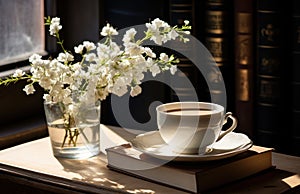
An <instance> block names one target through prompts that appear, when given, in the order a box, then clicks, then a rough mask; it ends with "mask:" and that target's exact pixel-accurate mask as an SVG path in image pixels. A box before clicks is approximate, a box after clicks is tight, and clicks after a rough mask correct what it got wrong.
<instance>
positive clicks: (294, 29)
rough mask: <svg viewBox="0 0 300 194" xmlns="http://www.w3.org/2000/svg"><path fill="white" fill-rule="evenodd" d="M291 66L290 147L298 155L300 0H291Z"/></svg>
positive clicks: (299, 147)
mask: <svg viewBox="0 0 300 194" xmlns="http://www.w3.org/2000/svg"><path fill="white" fill-rule="evenodd" d="M292 7H293V8H292V20H291V21H292V23H291V29H290V30H289V31H290V32H291V33H292V36H291V38H292V41H291V43H292V44H291V45H292V52H291V53H292V57H291V58H292V68H291V69H290V70H291V71H292V72H290V73H289V74H288V75H292V81H291V83H292V86H291V87H292V90H291V91H292V96H293V101H292V146H291V147H292V148H293V154H296V155H298V156H300V127H299V120H300V103H299V98H300V76H299V75H300V1H299V0H293V4H292Z"/></svg>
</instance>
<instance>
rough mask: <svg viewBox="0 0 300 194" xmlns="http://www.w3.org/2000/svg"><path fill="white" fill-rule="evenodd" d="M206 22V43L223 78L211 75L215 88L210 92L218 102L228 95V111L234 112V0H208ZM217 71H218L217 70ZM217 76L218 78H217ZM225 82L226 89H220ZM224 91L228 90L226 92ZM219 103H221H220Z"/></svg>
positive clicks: (210, 79) (210, 80)
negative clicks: (221, 83)
mask: <svg viewBox="0 0 300 194" xmlns="http://www.w3.org/2000/svg"><path fill="white" fill-rule="evenodd" d="M204 18H205V23H204V45H205V46H206V48H207V49H208V50H209V51H210V53H211V55H212V57H213V58H214V60H215V62H216V64H217V66H218V67H219V69H220V71H221V73H222V77H223V79H221V77H220V76H218V75H214V74H212V75H210V77H209V78H208V79H209V82H211V83H212V86H213V88H212V89H210V91H209V93H210V95H211V98H212V99H214V101H215V102H216V103H218V102H220V103H221V102H222V99H220V98H222V97H223V96H225V95H226V96H227V108H226V109H227V111H231V112H234V94H235V92H234V88H235V87H234V62H233V59H234V57H233V53H234V52H233V49H232V42H233V25H232V24H231V22H233V1H226V0H206V1H205V16H204ZM216 72H218V71H217V70H216ZM216 78H217V79H216ZM222 81H224V82H225V87H226V91H222V90H220V89H219V87H218V85H219V83H220V82H222ZM223 92H226V94H224V93H223ZM220 103H219V104H220Z"/></svg>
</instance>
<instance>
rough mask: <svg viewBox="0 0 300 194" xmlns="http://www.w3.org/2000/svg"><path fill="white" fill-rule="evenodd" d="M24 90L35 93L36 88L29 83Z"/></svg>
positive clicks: (27, 92)
mask: <svg viewBox="0 0 300 194" xmlns="http://www.w3.org/2000/svg"><path fill="white" fill-rule="evenodd" d="M23 91H25V92H26V94H27V95H29V94H33V93H34V92H35V89H34V87H33V85H32V84H28V85H26V86H25V88H24V89H23Z"/></svg>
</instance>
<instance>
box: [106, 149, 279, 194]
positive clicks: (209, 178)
mask: <svg viewBox="0 0 300 194" xmlns="http://www.w3.org/2000/svg"><path fill="white" fill-rule="evenodd" d="M272 150H273V149H271V148H266V147H259V146H252V147H251V148H250V149H249V150H247V151H246V152H243V153H240V154H238V155H235V156H232V157H230V158H225V159H220V160H213V161H205V162H204V161H203V162H178V161H177V162H172V161H171V162H168V163H165V164H163V165H161V164H162V162H161V160H159V159H157V158H154V157H151V156H148V155H147V154H144V153H143V152H141V151H139V150H137V149H135V148H133V147H132V146H131V145H130V144H124V145H119V146H115V147H111V148H108V149H106V152H107V159H108V168H110V169H112V170H115V171H119V172H121V173H125V174H129V175H132V176H136V177H139V178H142V179H146V180H149V181H153V182H156V183H159V184H163V185H168V186H171V187H175V188H178V189H182V190H186V191H189V192H193V193H199V192H203V191H207V190H210V189H213V188H216V187H219V186H222V185H225V184H228V183H231V182H233V181H237V180H239V179H242V178H245V177H247V176H250V175H253V174H255V173H258V172H261V171H263V170H266V169H269V168H272Z"/></svg>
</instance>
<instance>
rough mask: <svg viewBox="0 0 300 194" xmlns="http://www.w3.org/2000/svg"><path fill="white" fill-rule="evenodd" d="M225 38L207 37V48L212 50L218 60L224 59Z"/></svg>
mask: <svg viewBox="0 0 300 194" xmlns="http://www.w3.org/2000/svg"><path fill="white" fill-rule="evenodd" d="M223 44H224V40H223V39H222V38H207V39H206V46H207V49H208V50H209V51H210V52H211V54H212V56H213V57H214V59H215V61H216V62H222V61H224V60H225V59H224V53H223V48H224V45H223Z"/></svg>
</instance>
